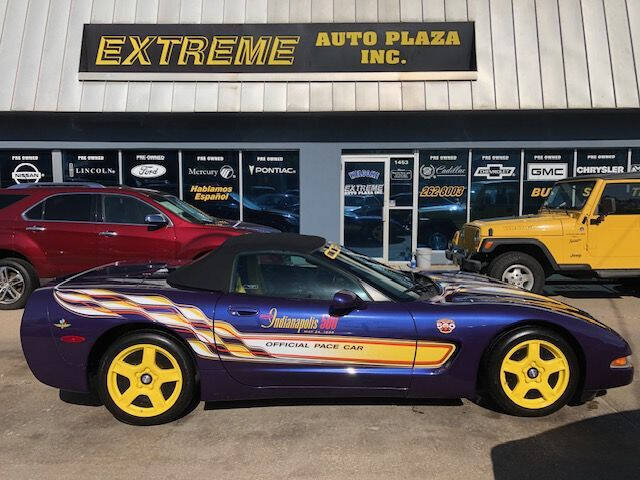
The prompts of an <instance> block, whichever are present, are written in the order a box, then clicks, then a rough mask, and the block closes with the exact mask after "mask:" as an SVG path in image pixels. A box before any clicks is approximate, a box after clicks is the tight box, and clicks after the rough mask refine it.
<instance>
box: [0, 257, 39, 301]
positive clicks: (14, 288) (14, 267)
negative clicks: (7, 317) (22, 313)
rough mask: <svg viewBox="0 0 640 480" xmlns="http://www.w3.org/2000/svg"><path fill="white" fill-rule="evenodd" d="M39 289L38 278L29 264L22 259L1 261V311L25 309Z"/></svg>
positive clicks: (4, 259)
mask: <svg viewBox="0 0 640 480" xmlns="http://www.w3.org/2000/svg"><path fill="white" fill-rule="evenodd" d="M36 288H38V276H37V275H36V272H35V270H34V269H33V267H32V266H31V264H30V263H29V262H26V261H24V260H22V259H20V258H3V259H0V310H15V309H18V308H23V307H24V306H25V304H26V303H27V299H28V298H29V295H31V292H33V291H34V290H35V289H36Z"/></svg>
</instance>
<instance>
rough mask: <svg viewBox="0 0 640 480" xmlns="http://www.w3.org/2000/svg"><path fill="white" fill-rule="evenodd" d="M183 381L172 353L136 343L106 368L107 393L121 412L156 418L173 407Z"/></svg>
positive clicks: (150, 345)
mask: <svg viewBox="0 0 640 480" xmlns="http://www.w3.org/2000/svg"><path fill="white" fill-rule="evenodd" d="M182 381H183V379H182V371H181V370H180V366H179V365H178V362H177V360H176V359H175V357H174V356H173V355H172V354H171V353H169V352H168V351H167V350H165V349H164V348H162V347H159V346H157V345H153V344H138V345H132V346H130V347H128V348H125V349H124V350H122V351H121V352H120V353H118V355H116V357H115V358H114V359H113V361H112V362H111V365H109V371H108V372H107V391H108V392H109V396H110V397H111V399H112V400H113V402H114V403H115V404H116V405H117V406H118V408H120V409H121V410H122V411H123V412H125V413H128V414H129V415H133V416H136V417H155V416H157V415H161V414H162V413H164V412H166V411H167V410H169V409H170V408H171V407H173V406H174V405H175V403H176V401H177V400H178V397H179V396H180V392H181V391H182Z"/></svg>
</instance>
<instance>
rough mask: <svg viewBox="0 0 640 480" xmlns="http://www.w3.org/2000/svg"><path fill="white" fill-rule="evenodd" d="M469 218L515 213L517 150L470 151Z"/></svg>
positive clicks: (516, 202) (517, 210) (511, 215)
mask: <svg viewBox="0 0 640 480" xmlns="http://www.w3.org/2000/svg"><path fill="white" fill-rule="evenodd" d="M471 173H472V176H471V220H477V219H481V218H497V217H513V216H517V215H518V212H519V209H520V208H519V207H520V203H519V202H520V150H473V151H472V157H471Z"/></svg>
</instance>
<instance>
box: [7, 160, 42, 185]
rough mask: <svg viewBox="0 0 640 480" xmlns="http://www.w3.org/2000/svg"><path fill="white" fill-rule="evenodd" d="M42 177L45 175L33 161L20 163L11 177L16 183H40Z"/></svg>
mask: <svg viewBox="0 0 640 480" xmlns="http://www.w3.org/2000/svg"><path fill="white" fill-rule="evenodd" d="M42 177H44V175H43V174H42V173H40V170H38V167H36V166H35V165H34V164H33V163H20V164H18V165H17V166H16V168H15V169H14V170H13V172H12V173H11V178H12V179H13V181H14V182H16V183H38V182H39V181H40V179H41V178H42Z"/></svg>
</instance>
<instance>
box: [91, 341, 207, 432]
mask: <svg viewBox="0 0 640 480" xmlns="http://www.w3.org/2000/svg"><path fill="white" fill-rule="evenodd" d="M141 345H152V346H155V347H160V349H162V350H163V351H164V352H167V353H169V354H170V356H172V357H173V360H174V361H175V363H176V364H177V367H178V368H179V370H180V373H181V386H180V387H179V388H180V391H179V392H177V393H176V397H175V398H173V396H174V392H175V389H177V388H178V385H179V383H178V382H166V383H160V382H158V384H157V387H156V386H155V383H154V382H156V381H157V380H155V379H153V380H152V383H151V384H150V385H149V386H147V387H144V386H142V383H139V384H138V387H137V389H136V390H137V391H138V392H140V394H139V395H137V396H136V397H134V399H133V400H132V402H131V403H130V407H129V408H131V409H137V410H141V411H142V410H143V409H147V410H146V413H140V414H135V413H134V414H132V413H131V412H127V411H126V410H124V409H123V408H122V405H124V404H125V403H126V401H125V402H124V403H123V402H122V400H118V399H114V397H113V396H112V394H111V393H110V389H109V386H108V382H109V369H110V367H111V366H112V364H113V363H114V360H115V359H116V358H117V357H118V356H119V355H121V353H122V352H124V351H126V350H127V349H130V348H133V349H136V347H137V346H141ZM143 350H144V348H143ZM130 355H134V356H135V355H137V352H136V351H134V352H132V353H130V354H129V355H127V356H125V357H124V359H127V358H129V357H130ZM154 355H156V357H155V361H154V363H155V366H156V367H158V368H159V369H160V370H162V369H163V368H162V367H161V366H160V365H159V362H160V363H162V362H164V363H165V364H166V362H167V360H168V361H169V363H170V366H171V367H172V368H175V367H173V365H171V359H169V357H165V355H164V353H163V352H161V354H160V355H159V356H157V354H154ZM158 357H160V358H158ZM134 360H135V359H134ZM126 363H127V364H132V363H131V362H126ZM133 363H135V361H133ZM140 365H142V359H141V363H140ZM133 366H134V367H136V366H137V365H133ZM150 374H151V376H153V372H151V373H150ZM137 375H139V377H137V378H141V377H142V375H143V373H141V372H138V373H137ZM122 378H125V379H126V381H124V380H123V381H124V383H125V386H124V387H123V388H120V386H119V384H118V385H117V386H116V387H115V388H118V390H119V393H120V394H122V395H123V397H124V395H125V394H126V393H127V392H128V391H129V389H130V388H131V383H130V382H129V380H128V378H127V377H124V376H120V375H119V374H118V376H117V379H116V380H115V381H116V382H120V381H121V380H122ZM127 382H129V386H126V383H127ZM140 382H142V380H140ZM172 384H173V385H172ZM164 385H167V386H168V389H167V390H165V391H162V392H161V394H162V395H163V400H162V401H163V402H167V403H169V402H171V404H172V405H171V406H170V407H169V408H168V409H167V410H166V411H161V412H160V413H159V414H153V411H152V410H149V408H151V409H153V408H154V405H153V403H152V400H151V398H152V397H151V396H146V394H145V393H144V391H143V389H144V388H148V390H154V391H157V390H158V389H159V388H160V387H163V386H164ZM172 386H173V389H172ZM196 392H197V379H196V369H195V367H194V364H193V361H192V358H191V356H190V355H189V352H187V351H186V349H185V348H184V347H183V346H182V345H181V344H180V343H178V342H177V341H176V340H174V339H172V338H171V337H169V336H167V335H164V334H162V333H159V332H155V331H150V330H145V331H139V332H134V333H131V334H127V335H124V336H122V337H120V338H118V339H117V340H116V341H115V342H113V344H112V345H111V346H110V347H109V348H108V349H107V351H106V352H105V354H104V355H103V356H102V359H101V361H100V365H99V369H98V394H99V395H100V399H101V400H102V402H103V403H104V405H105V407H107V409H108V410H109V411H110V412H111V413H112V414H113V416H114V417H115V418H116V419H118V420H120V421H121V422H124V423H128V424H130V425H140V426H147V425H160V424H163V423H168V422H172V421H174V420H177V419H178V418H180V417H182V416H183V415H184V414H186V413H188V412H189V411H191V410H192V409H193V404H194V402H195V401H196V399H195V398H194V397H195V396H196ZM134 393H135V392H134ZM156 393H157V392H156ZM172 398H173V399H172ZM118 401H121V405H118ZM145 404H146V405H145ZM149 406H150V407H149ZM134 407H135V408H134ZM149 412H151V413H149Z"/></svg>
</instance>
